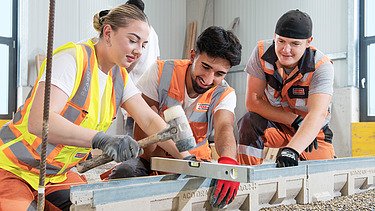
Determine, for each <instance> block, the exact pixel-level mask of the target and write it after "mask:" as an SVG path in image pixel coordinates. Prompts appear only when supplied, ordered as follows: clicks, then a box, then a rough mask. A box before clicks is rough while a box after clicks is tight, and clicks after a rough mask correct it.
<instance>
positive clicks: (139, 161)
mask: <svg viewBox="0 0 375 211" xmlns="http://www.w3.org/2000/svg"><path fill="white" fill-rule="evenodd" d="M150 173H151V165H150V162H149V161H148V160H146V159H143V158H141V157H137V158H134V159H129V160H127V161H124V162H122V163H120V164H119V165H117V166H115V167H114V168H113V170H112V172H111V173H110V175H109V176H108V178H109V179H118V178H129V177H142V176H148V175H150Z"/></svg>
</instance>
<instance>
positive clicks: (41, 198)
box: [38, 0, 55, 211]
mask: <svg viewBox="0 0 375 211" xmlns="http://www.w3.org/2000/svg"><path fill="white" fill-rule="evenodd" d="M54 22H55V0H50V4H49V19H48V40H47V67H46V81H45V87H44V107H43V131H42V152H41V155H40V174H39V187H38V210H39V211H43V210H44V202H45V184H44V183H45V177H46V148H47V137H48V120H49V104H50V93H51V67H52V51H53V31H54Z"/></svg>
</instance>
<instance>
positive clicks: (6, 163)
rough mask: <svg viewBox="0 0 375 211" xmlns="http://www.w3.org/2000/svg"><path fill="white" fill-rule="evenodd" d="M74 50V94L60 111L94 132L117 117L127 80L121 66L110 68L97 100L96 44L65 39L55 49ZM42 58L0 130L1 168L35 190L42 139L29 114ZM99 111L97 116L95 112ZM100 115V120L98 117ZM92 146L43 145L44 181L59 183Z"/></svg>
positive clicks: (124, 70) (67, 117) (40, 74)
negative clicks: (27, 90)
mask: <svg viewBox="0 0 375 211" xmlns="http://www.w3.org/2000/svg"><path fill="white" fill-rule="evenodd" d="M67 49H74V50H75V53H76V62H77V64H76V67H77V68H76V69H77V73H76V79H75V82H74V88H73V91H72V94H71V95H70V96H69V98H68V101H67V103H66V105H65V107H64V108H63V110H62V112H61V113H60V114H61V116H63V117H64V118H66V119H67V120H68V121H70V122H72V123H74V124H76V125H80V126H82V127H84V128H90V129H94V130H98V131H106V130H107V129H108V127H109V126H110V125H111V123H112V121H113V119H114V118H115V116H116V111H117V109H118V107H119V106H120V103H121V99H122V96H123V90H124V87H125V86H126V84H127V81H128V73H127V71H126V69H125V68H122V67H119V66H115V67H113V68H112V69H111V70H110V71H109V73H108V77H107V82H106V87H105V89H104V93H103V97H102V99H101V101H100V99H99V78H98V73H99V71H101V70H99V68H98V62H97V58H96V54H95V48H94V43H93V42H92V41H91V40H89V41H88V42H86V43H83V44H74V43H71V42H70V43H67V44H65V45H63V46H61V47H59V48H58V49H56V50H55V51H54V54H56V53H59V52H61V51H63V50H67ZM45 66H46V61H44V62H43V64H42V66H41V68H40V71H39V75H38V79H37V81H36V82H35V85H34V88H33V89H32V90H31V92H30V93H29V96H28V97H27V99H26V101H25V104H24V105H22V106H21V107H20V108H19V109H18V110H17V112H16V114H15V115H14V118H13V120H12V121H10V122H9V123H8V124H7V125H5V126H3V127H2V128H1V130H0V149H1V150H0V168H2V169H5V170H7V171H10V172H12V173H13V174H15V175H18V176H20V177H21V178H23V179H24V180H25V181H27V182H28V183H29V184H30V185H31V186H32V187H33V188H35V189H37V187H38V183H39V180H38V178H39V160H40V154H41V143H42V140H41V138H39V137H37V136H35V135H33V134H31V133H30V132H29V131H28V119H29V114H30V109H31V107H32V104H33V100H34V97H35V93H36V90H37V88H38V81H39V80H40V78H41V76H42V75H43V72H44V70H45ZM99 114H100V115H99ZM99 118H100V119H99ZM90 150H91V149H90V148H82V147H75V146H66V145H60V144H59V145H54V144H51V143H48V144H47V160H46V161H47V169H46V179H45V180H46V183H48V182H52V183H59V182H62V181H64V180H65V179H66V172H67V171H68V170H69V169H70V168H72V167H73V166H75V165H76V164H77V163H78V162H80V161H81V160H84V159H86V157H87V155H88V153H89V151H90Z"/></svg>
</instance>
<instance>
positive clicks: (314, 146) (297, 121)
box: [291, 115, 318, 152]
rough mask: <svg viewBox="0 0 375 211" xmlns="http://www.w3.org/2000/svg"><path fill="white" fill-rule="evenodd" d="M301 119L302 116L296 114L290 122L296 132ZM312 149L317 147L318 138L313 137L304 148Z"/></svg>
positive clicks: (309, 150) (308, 150)
mask: <svg viewBox="0 0 375 211" xmlns="http://www.w3.org/2000/svg"><path fill="white" fill-rule="evenodd" d="M302 121H303V118H302V116H301V115H298V116H297V118H296V119H295V120H294V121H293V123H292V124H291V126H292V127H293V129H294V131H295V132H297V130H298V128H299V127H300V126H301V124H302ZM313 149H318V140H317V139H316V138H314V140H313V141H312V142H311V144H310V145H309V146H308V147H307V148H306V149H305V152H312V151H313Z"/></svg>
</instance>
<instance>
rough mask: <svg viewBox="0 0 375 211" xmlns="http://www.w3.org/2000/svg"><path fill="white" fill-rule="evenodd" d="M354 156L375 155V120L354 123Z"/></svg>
mask: <svg viewBox="0 0 375 211" xmlns="http://www.w3.org/2000/svg"><path fill="white" fill-rule="evenodd" d="M352 156H353V157H359V156H375V122H354V123H352Z"/></svg>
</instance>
